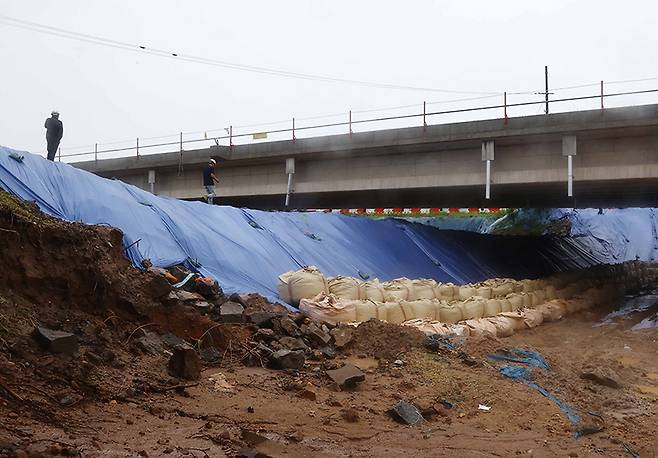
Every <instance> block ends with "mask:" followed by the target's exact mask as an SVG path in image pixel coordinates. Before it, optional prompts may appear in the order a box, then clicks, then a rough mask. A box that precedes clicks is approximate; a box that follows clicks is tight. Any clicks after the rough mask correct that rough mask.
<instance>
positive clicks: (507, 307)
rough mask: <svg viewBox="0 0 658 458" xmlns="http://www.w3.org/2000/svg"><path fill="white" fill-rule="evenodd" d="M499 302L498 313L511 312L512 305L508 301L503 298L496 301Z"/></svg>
mask: <svg viewBox="0 0 658 458" xmlns="http://www.w3.org/2000/svg"><path fill="white" fill-rule="evenodd" d="M498 300H499V301H500V311H501V312H511V311H512V303H511V302H510V300H509V299H506V298H503V299H498Z"/></svg>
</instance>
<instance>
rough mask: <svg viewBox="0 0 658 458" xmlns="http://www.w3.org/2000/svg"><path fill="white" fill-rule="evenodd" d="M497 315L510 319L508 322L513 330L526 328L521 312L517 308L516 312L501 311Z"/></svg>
mask: <svg viewBox="0 0 658 458" xmlns="http://www.w3.org/2000/svg"><path fill="white" fill-rule="evenodd" d="M499 316H502V317H505V318H507V319H508V320H510V323H512V327H513V328H514V330H515V331H518V330H520V329H526V325H525V323H524V318H523V313H521V311H519V310H517V311H516V312H503V313H501V314H500V315H499Z"/></svg>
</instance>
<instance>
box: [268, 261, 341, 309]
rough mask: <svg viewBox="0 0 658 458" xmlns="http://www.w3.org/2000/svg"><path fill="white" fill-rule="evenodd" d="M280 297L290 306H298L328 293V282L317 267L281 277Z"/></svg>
mask: <svg viewBox="0 0 658 458" xmlns="http://www.w3.org/2000/svg"><path fill="white" fill-rule="evenodd" d="M277 289H278V293H279V297H280V298H281V299H282V300H283V301H284V302H287V303H288V304H293V305H297V304H299V301H300V300H302V299H312V298H314V297H316V296H317V295H318V294H320V293H328V292H329V291H328V289H327V281H326V279H325V278H324V276H323V275H322V273H321V272H320V271H319V270H318V268H317V267H315V266H307V267H304V268H303V269H300V270H297V271H294V272H293V271H290V272H286V273H284V274H281V275H279V281H278V284H277Z"/></svg>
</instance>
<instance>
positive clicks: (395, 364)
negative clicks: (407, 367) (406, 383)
mask: <svg viewBox="0 0 658 458" xmlns="http://www.w3.org/2000/svg"><path fill="white" fill-rule="evenodd" d="M393 365H394V366H398V367H401V366H404V361H402V360H401V359H396V360H395V361H393Z"/></svg>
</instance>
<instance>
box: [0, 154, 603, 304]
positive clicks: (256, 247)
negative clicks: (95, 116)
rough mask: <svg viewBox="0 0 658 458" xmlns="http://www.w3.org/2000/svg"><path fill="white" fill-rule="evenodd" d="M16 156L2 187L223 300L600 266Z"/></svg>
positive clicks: (564, 251) (522, 240)
mask: <svg viewBox="0 0 658 458" xmlns="http://www.w3.org/2000/svg"><path fill="white" fill-rule="evenodd" d="M12 152H15V151H13V150H11V149H9V148H4V147H0V188H2V189H4V190H6V191H9V192H11V193H12V194H15V195H17V196H19V197H21V198H23V199H25V200H29V201H34V202H36V203H37V204H38V205H39V207H40V208H41V209H42V210H43V211H44V212H45V213H47V214H50V215H52V216H55V217H58V218H62V219H65V220H69V221H80V222H83V223H87V224H107V225H110V226H114V227H117V228H119V229H121V230H122V231H123V233H124V245H125V246H130V248H129V249H128V250H127V252H128V256H129V258H130V259H131V261H132V262H133V263H134V265H135V266H140V265H141V261H142V260H143V259H145V258H148V259H150V260H151V262H152V263H153V264H154V265H155V266H159V267H169V266H172V265H175V264H179V263H186V264H187V265H188V266H198V270H199V271H200V272H201V273H202V274H204V275H208V276H211V277H213V278H215V279H217V280H218V281H219V283H220V284H221V286H222V288H223V289H224V290H225V291H227V292H229V293H230V292H258V293H261V294H263V295H264V296H266V297H268V298H269V299H276V281H277V276H278V275H280V274H281V273H283V272H286V271H288V270H295V269H298V268H300V267H302V266H304V265H316V266H318V267H319V268H320V270H321V271H322V272H323V273H324V274H326V275H339V274H340V275H351V276H358V275H359V274H362V275H364V276H369V277H370V278H375V277H377V278H379V279H381V280H389V279H392V278H396V277H401V276H406V277H410V278H421V277H425V278H434V279H436V280H438V281H453V282H456V283H465V282H471V281H481V280H484V279H486V278H491V277H503V276H505V277H516V278H532V277H537V276H541V275H546V274H549V273H552V272H553V271H556V270H561V269H568V268H573V267H584V266H587V265H591V264H593V263H595V262H597V259H596V258H595V257H593V256H591V255H590V254H588V253H586V252H585V251H582V250H579V249H578V247H577V246H574V245H573V243H572V242H571V241H569V240H561V239H555V238H547V237H546V238H537V237H510V236H484V235H479V234H475V233H467V232H459V231H440V230H438V229H436V228H432V227H428V226H424V225H420V224H414V223H409V222H405V221H397V220H383V221H377V220H371V219H368V218H354V217H348V216H342V215H336V214H325V213H282V212H264V211H257V210H248V209H241V208H233V207H225V206H212V205H207V204H205V203H202V202H186V201H181V200H176V199H172V198H167V197H159V196H154V195H153V194H151V193H149V192H146V191H144V190H141V189H139V188H137V187H135V186H132V185H128V184H126V183H123V182H121V181H117V180H109V179H105V178H101V177H98V176H96V175H94V174H92V173H88V172H85V171H83V170H79V169H76V168H75V167H72V166H70V165H68V164H65V163H59V162H54V163H53V162H49V161H47V160H45V159H44V158H42V157H41V156H37V155H32V154H29V153H26V152H20V153H19V154H21V155H24V156H25V158H24V160H23V161H22V162H18V161H15V160H13V159H12V158H10V157H9V154H10V153H12ZM199 186H201V178H200V177H199ZM137 240H140V241H139V243H137V244H133V243H134V242H136V241H137ZM131 244H133V245H131Z"/></svg>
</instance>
